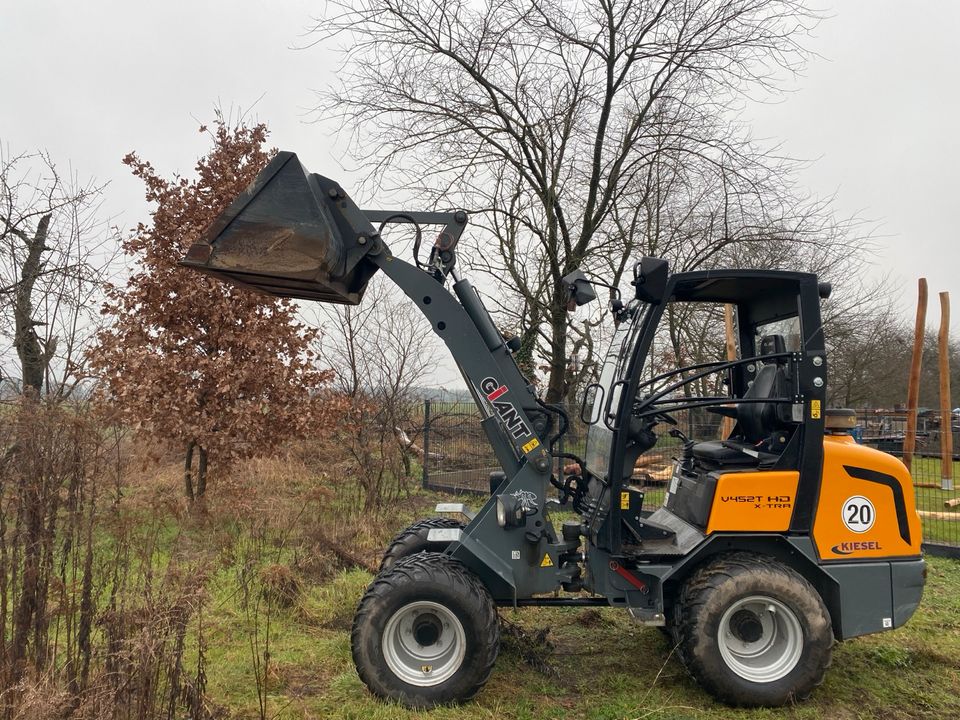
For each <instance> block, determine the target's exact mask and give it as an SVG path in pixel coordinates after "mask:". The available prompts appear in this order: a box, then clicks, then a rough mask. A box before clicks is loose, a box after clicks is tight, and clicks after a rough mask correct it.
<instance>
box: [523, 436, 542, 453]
mask: <svg viewBox="0 0 960 720" xmlns="http://www.w3.org/2000/svg"><path fill="white" fill-rule="evenodd" d="M538 447H540V441H539V440H537V439H536V438H533V440H531V441H530V442H528V443H527V444H526V445H524V446H523V452H524V453H528V452H530V451H531V450H533V449H535V448H538Z"/></svg>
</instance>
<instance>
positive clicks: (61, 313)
mask: <svg viewBox="0 0 960 720" xmlns="http://www.w3.org/2000/svg"><path fill="white" fill-rule="evenodd" d="M102 191H103V186H102V185H97V184H96V183H95V182H93V181H88V182H86V183H81V182H80V181H79V180H78V179H77V176H76V175H75V174H73V173H70V174H68V175H63V174H61V173H60V172H59V171H58V169H57V167H56V165H55V164H54V162H53V160H52V159H51V158H50V156H49V155H48V154H46V153H35V154H20V155H10V154H9V152H4V153H3V154H2V156H0V338H3V347H0V369H3V370H4V374H6V375H8V376H13V373H14V372H15V371H14V370H13V366H14V365H16V366H17V369H18V371H19V382H20V387H21V389H23V390H26V389H27V388H33V390H34V391H35V392H37V393H43V392H44V389H46V393H47V394H49V395H53V396H57V397H62V396H66V395H68V394H70V393H71V392H72V391H73V390H74V388H75V386H76V384H77V383H78V382H79V381H81V380H83V379H84V377H85V372H84V369H83V361H82V358H83V352H84V349H85V347H86V346H87V343H88V341H89V340H90V338H91V337H92V335H93V333H94V331H95V330H96V328H97V324H98V321H97V318H98V313H97V311H98V306H99V302H98V301H97V300H98V298H99V297H100V293H101V291H102V289H103V283H104V281H105V280H106V276H107V273H108V271H109V270H110V268H111V262H112V259H113V257H114V256H115V253H116V249H115V248H116V244H115V243H114V242H113V240H112V239H111V238H110V237H109V236H108V234H107V233H106V232H105V228H104V226H103V223H102V222H101V221H100V220H98V219H97V213H98V211H99V208H100V202H101V199H102ZM14 353H15V355H16V360H15V361H14V360H13V358H12V357H11V356H12V355H13V354H14ZM0 379H2V378H0Z"/></svg>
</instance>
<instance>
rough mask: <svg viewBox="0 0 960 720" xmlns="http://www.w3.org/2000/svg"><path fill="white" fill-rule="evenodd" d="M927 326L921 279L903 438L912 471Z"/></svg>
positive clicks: (922, 280) (924, 288)
mask: <svg viewBox="0 0 960 720" xmlns="http://www.w3.org/2000/svg"><path fill="white" fill-rule="evenodd" d="M926 326H927V279H926V278H920V282H919V283H918V293H917V322H916V324H915V325H914V328H913V357H912V358H911V360H910V378H909V381H908V382H907V433H906V435H905V436H904V438H903V464H904V465H906V466H907V470H910V469H911V467H912V465H913V451H914V450H915V449H916V447H917V406H918V405H919V400H920V366H921V364H922V362H923V339H924V333H925V331H926Z"/></svg>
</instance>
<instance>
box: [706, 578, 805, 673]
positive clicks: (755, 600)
mask: <svg viewBox="0 0 960 720" xmlns="http://www.w3.org/2000/svg"><path fill="white" fill-rule="evenodd" d="M717 641H718V645H719V648H720V655H721V657H722V658H723V661H724V662H725V663H726V664H727V667H729V668H730V669H731V670H732V671H733V672H735V673H736V674H737V675H739V676H740V677H742V678H743V679H745V680H749V681H751V682H756V683H768V682H774V681H776V680H779V679H780V678H782V677H785V676H786V675H788V674H789V673H790V672H791V671H792V670H793V669H794V668H795V667H796V666H797V663H798V662H799V661H800V656H801V654H802V653H803V629H802V628H801V626H800V621H799V620H798V619H797V616H796V614H795V613H794V612H793V610H791V609H790V608H789V607H788V606H787V605H786V604H784V603H783V602H781V601H780V600H778V599H776V598H773V597H769V596H765V595H752V596H750V597H746V598H742V599H740V600H738V601H736V602H735V603H733V604H732V605H731V606H730V607H729V608H727V610H726V612H724V614H723V617H721V619H720V625H719V628H718V630H717Z"/></svg>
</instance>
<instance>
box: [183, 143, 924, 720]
mask: <svg viewBox="0 0 960 720" xmlns="http://www.w3.org/2000/svg"><path fill="white" fill-rule="evenodd" d="M395 223H405V224H408V225H410V226H411V227H412V229H413V230H414V231H415V234H416V240H415V242H414V252H413V255H414V257H413V262H412V263H411V262H406V261H404V260H402V259H401V258H399V257H397V256H395V255H394V254H393V253H392V252H391V250H390V248H389V247H388V246H387V244H386V242H385V241H384V238H383V230H384V228H385V227H386V226H387V225H388V224H395ZM466 223H467V214H466V213H465V212H463V211H455V212H448V213H444V212H408V211H384V210H376V211H371V210H366V211H365V210H361V209H360V208H358V207H357V205H356V204H354V202H353V201H352V200H351V199H350V197H349V196H348V195H347V193H346V192H345V191H344V190H343V188H342V187H340V185H338V184H337V183H336V182H334V181H333V180H330V179H328V178H325V177H323V176H321V175H316V174H311V173H309V172H307V171H306V170H305V169H304V167H303V166H302V165H301V163H300V161H299V160H298V159H297V156H296V155H294V154H292V153H288V152H281V153H279V154H278V155H277V156H276V157H275V158H274V159H273V160H272V161H271V162H270V163H269V165H268V166H267V167H266V168H265V169H264V170H263V171H262V172H261V173H260V174H259V176H258V177H257V178H256V179H255V181H254V182H253V183H252V184H251V186H250V187H249V188H248V189H247V190H246V191H245V192H244V193H242V194H241V195H240V196H239V197H238V198H236V199H234V200H233V202H232V203H231V204H230V205H229V207H227V209H226V210H225V211H224V212H223V213H222V214H221V215H220V216H219V217H218V218H217V220H216V221H215V222H214V223H213V224H212V225H211V226H210V227H209V228H208V229H207V231H206V232H205V234H204V235H203V236H202V237H201V238H199V239H198V241H197V242H196V243H195V244H193V245H192V246H191V247H190V248H189V250H188V252H187V255H186V256H185V258H184V259H183V261H182V264H183V265H184V266H186V267H190V268H193V269H195V270H198V271H201V272H204V273H207V274H210V275H213V276H215V277H218V278H221V279H223V280H225V281H228V282H233V283H237V284H240V285H242V286H246V287H249V288H251V289H253V290H256V291H259V292H264V293H268V294H271V295H275V296H280V297H287V298H297V299H303V300H316V301H319V302H330V303H345V304H356V303H359V302H361V300H362V297H363V292H364V288H365V287H366V285H367V283H368V281H369V280H370V279H371V277H372V276H373V275H374V274H375V273H376V272H378V271H381V272H383V273H384V274H385V275H386V276H387V277H388V278H389V279H390V280H391V281H392V282H394V283H395V284H396V285H397V286H398V288H399V289H400V290H401V291H402V292H403V293H405V294H406V295H407V296H408V297H409V299H410V301H411V302H413V303H414V304H415V305H416V306H417V307H418V308H419V309H420V311H421V312H422V313H423V315H424V317H425V318H426V320H427V321H428V322H429V323H430V325H431V327H432V328H433V331H434V332H435V333H436V334H437V336H438V337H439V338H440V340H442V341H443V343H444V344H445V345H446V346H447V348H448V349H449V351H450V353H451V354H452V355H453V358H454V359H455V361H456V363H457V366H458V367H459V369H460V371H461V372H462V374H463V378H464V381H465V382H466V384H467V387H468V388H469V390H470V392H471V393H472V396H473V399H474V400H475V402H476V405H477V408H478V409H479V411H480V414H481V416H482V421H481V426H482V428H483V430H484V432H485V435H486V437H487V439H488V440H489V442H490V445H491V447H492V449H493V452H494V453H495V455H496V458H497V460H498V462H499V465H500V468H501V470H500V471H498V472H495V473H493V474H492V475H491V476H490V496H489V498H487V500H486V501H485V502H484V503H483V506H482V507H481V508H479V509H478V510H477V511H476V512H473V511H471V510H469V509H467V508H465V507H463V506H461V505H443V506H439V508H438V510H439V512H440V513H441V514H442V513H443V512H444V511H446V512H448V513H449V512H451V511H455V512H457V513H460V518H461V519H460V520H457V519H456V518H452V517H449V516H445V517H438V518H433V519H428V520H425V521H422V522H420V523H417V524H414V525H413V526H411V527H410V528H407V529H406V530H405V531H403V532H402V533H400V535H398V537H397V538H396V539H395V541H394V542H393V543H392V544H391V545H390V547H389V548H388V550H387V552H386V553H385V555H384V559H383V563H382V566H381V569H380V572H379V574H378V575H377V576H376V577H375V578H374V579H373V581H372V582H371V583H370V585H369V587H368V588H367V591H366V593H365V594H364V596H363V598H362V600H361V601H360V604H359V606H358V608H357V611H356V616H355V619H354V622H353V630H352V653H353V659H354V662H355V664H356V669H357V672H358V674H359V676H360V678H361V679H362V681H363V682H364V683H365V684H366V686H367V687H368V688H369V690H370V692H372V693H373V694H374V695H376V696H378V697H380V698H384V699H387V700H394V701H398V702H400V703H401V704H403V705H406V706H409V707H417V708H430V707H434V706H437V705H441V704H449V703H458V702H463V701H465V700H468V699H469V698H472V697H474V696H475V695H476V694H477V693H478V692H480V690H481V688H482V687H483V685H484V683H485V682H486V681H487V678H488V677H489V675H490V673H491V670H492V668H493V665H494V663H495V661H496V658H497V652H498V644H499V624H498V616H497V607H499V606H503V607H514V608H515V607H524V606H552V607H570V608H577V607H595V606H610V607H616V608H622V609H623V610H624V611H625V612H628V613H629V614H630V616H631V617H632V618H633V619H634V620H636V621H637V622H638V623H641V624H644V625H649V626H656V627H660V628H661V629H662V630H663V631H664V632H665V633H667V634H668V636H669V637H670V639H671V643H672V645H673V646H674V647H675V648H676V652H677V654H678V656H679V658H680V659H681V661H682V663H683V664H684V666H685V667H686V669H687V670H688V671H689V673H690V674H691V675H692V677H693V678H694V679H695V680H696V681H697V682H699V683H700V684H701V685H702V686H703V687H704V688H706V689H707V690H708V691H709V692H710V693H712V694H713V695H714V696H715V697H716V698H718V699H719V700H721V701H723V702H725V703H729V704H732V705H740V706H778V705H782V704H784V703H788V702H794V701H798V700H802V699H804V698H805V697H806V696H808V695H809V694H810V693H811V692H812V691H813V690H814V688H815V687H816V686H817V685H818V684H819V683H820V682H821V680H822V679H823V676H824V673H825V671H826V668H827V666H828V665H829V662H830V656H831V649H832V646H833V644H834V643H835V642H836V641H839V640H845V639H848V638H853V637H856V636H859V635H864V634H868V633H875V632H880V631H884V630H891V629H893V628H897V627H899V626H901V625H903V624H904V623H905V622H906V621H907V620H908V619H909V618H910V616H911V615H912V614H913V612H914V611H915V610H916V608H917V606H918V604H919V602H920V598H921V595H922V592H923V586H924V581H925V577H926V572H925V568H924V560H923V558H922V553H921V530H920V521H919V518H918V515H917V513H916V511H915V508H914V493H913V488H912V482H911V478H910V475H909V473H908V472H907V470H906V469H905V467H904V466H903V464H902V463H901V462H900V461H899V460H897V459H895V458H894V457H892V456H890V455H887V454H885V453H882V452H879V451H878V450H875V449H871V448H868V447H864V446H862V445H858V444H857V443H856V442H855V441H854V440H853V438H852V437H851V436H850V435H849V434H848V432H847V431H848V430H849V428H850V427H851V426H852V422H853V420H854V418H853V416H852V413H851V412H850V411H845V410H835V409H830V408H827V407H826V396H827V379H828V364H827V363H828V359H827V353H826V348H825V344H824V335H823V330H822V326H821V314H820V302H821V300H822V299H824V298H826V297H827V296H828V295H829V287H828V286H827V285H825V284H821V283H819V282H818V279H817V277H816V276H815V275H812V274H809V273H803V272H782V271H771V270H747V269H729V270H723V269H712V270H703V271H695V272H678V273H671V272H670V271H669V268H668V264H667V262H665V261H664V260H661V259H657V258H650V257H643V258H638V259H637V260H636V262H635V264H634V266H633V269H632V274H630V273H629V272H628V275H630V277H629V282H624V283H622V285H623V287H624V288H625V289H624V290H623V292H622V293H621V289H620V288H611V287H610V285H609V284H608V283H606V282H604V281H603V280H602V279H600V278H595V277H590V276H588V275H587V274H586V273H584V272H582V271H581V270H579V269H577V268H567V270H569V273H568V274H567V275H566V277H565V278H564V281H563V283H562V288H561V289H562V292H564V293H565V299H566V300H567V301H568V308H569V309H570V310H575V309H576V308H577V307H578V306H581V305H584V304H586V303H588V302H591V301H593V300H595V299H596V298H597V292H598V291H597V288H603V287H606V288H607V289H608V290H609V293H610V295H611V302H610V308H609V315H610V318H609V322H610V324H611V325H610V326H611V328H612V340H611V343H610V347H609V351H608V352H607V354H606V356H605V359H604V362H603V366H602V369H601V371H600V373H599V377H598V378H597V380H596V382H594V383H593V384H591V385H590V386H589V387H588V388H587V390H586V392H585V394H584V402H583V405H582V407H581V408H580V412H579V415H580V418H579V419H577V420H578V421H579V422H582V423H584V424H585V425H586V426H587V429H586V439H585V443H584V444H583V447H582V448H578V449H579V450H580V452H579V453H572V452H564V453H561V452H560V451H559V450H558V447H559V442H558V441H559V439H560V438H561V437H562V436H563V434H564V433H565V432H567V430H568V428H569V427H570V423H571V418H570V417H569V416H568V414H567V413H566V412H565V411H564V410H563V409H562V408H560V407H558V406H554V405H551V404H548V403H546V402H543V401H542V400H541V399H540V398H538V396H537V393H536V388H535V385H534V383H533V382H532V381H531V379H530V378H525V377H524V376H523V374H522V373H521V372H520V370H519V369H518V366H517V363H516V362H515V360H514V357H513V353H515V352H516V351H517V349H518V346H519V343H518V341H517V339H516V338H505V337H503V335H502V334H501V332H500V331H499V330H498V329H497V327H496V325H495V324H494V322H493V321H492V319H491V316H490V315H489V313H488V312H487V310H486V308H485V307H484V304H483V302H482V300H481V297H480V295H479V293H478V291H477V290H476V289H475V288H474V286H473V285H471V283H470V281H469V280H467V279H466V278H464V277H462V276H461V275H460V273H459V271H458V268H457V264H456V246H457V243H458V240H459V239H460V237H461V234H462V232H463V230H464V228H465V227H466ZM432 225H437V226H439V228H440V229H439V233H438V235H437V237H436V240H435V242H434V243H433V245H432V246H431V247H430V248H429V252H428V253H427V252H426V251H424V252H421V245H422V243H421V240H422V233H423V229H424V228H425V227H426V226H432ZM422 255H426V257H421V256H422ZM704 303H707V304H709V303H714V304H723V305H730V306H732V307H733V309H734V317H735V328H736V330H735V334H736V345H737V346H738V348H739V353H738V355H737V357H736V358H735V359H728V358H726V357H724V358H721V359H718V360H716V361H712V362H701V363H691V364H688V365H686V366H685V367H668V368H665V362H664V360H663V358H664V357H670V356H669V354H667V355H664V354H663V353H662V352H661V353H660V354H659V355H658V354H657V353H656V350H655V347H654V345H655V343H656V342H657V338H658V337H661V335H662V326H663V324H664V323H665V318H667V317H682V313H680V314H678V312H677V311H681V310H683V309H684V308H691V307H695V306H697V307H699V306H700V305H702V304H704ZM658 333H659V334H658ZM673 361H674V364H675V365H679V364H680V363H679V362H677V358H676V357H673ZM707 378H714V379H715V380H716V379H718V378H719V380H717V381H716V382H713V383H712V384H711V383H705V382H703V381H704V379H707ZM703 388H714V391H713V392H709V391H708V392H705V391H704V390H703ZM718 389H719V390H718ZM691 412H701V413H703V414H705V415H709V416H711V417H715V418H716V420H717V421H718V422H717V426H718V427H724V426H725V427H726V428H727V430H726V432H724V433H722V434H717V433H714V434H713V435H712V436H711V437H699V438H698V437H688V434H686V433H684V432H683V428H682V427H681V425H680V424H678V417H679V416H681V415H683V414H684V413H686V414H689V413H691ZM721 421H724V422H722V423H721ZM685 426H686V425H685ZM665 429H666V431H664V430H665ZM658 444H660V445H661V446H663V447H664V448H666V450H667V451H668V452H671V453H673V455H674V457H675V459H674V460H673V466H672V473H671V475H670V479H669V482H668V485H667V487H666V491H665V493H664V494H663V498H662V499H658V502H647V501H645V495H648V494H651V493H649V492H648V491H645V489H644V488H643V487H642V486H639V485H638V484H637V482H636V481H635V479H634V466H635V464H636V463H637V461H638V459H639V458H641V456H643V455H644V454H645V453H649V452H651V451H652V450H653V449H654V448H655V447H656V446H657V445H658ZM563 465H565V466H566V470H565V471H564V472H561V471H559V470H558V467H562V466H563ZM561 511H562V512H563V513H564V516H565V517H567V518H568V519H566V520H564V521H563V522H562V523H559V527H558V526H557V524H555V523H554V522H553V521H552V520H551V516H552V515H553V516H554V517H556V516H558V515H559V513H560V512H561ZM570 518H572V519H570ZM610 652H614V653H616V652H619V653H622V654H623V656H624V660H625V662H627V661H629V662H635V661H636V659H635V658H632V659H631V658H630V652H631V651H630V649H629V648H628V647H621V648H611V649H610Z"/></svg>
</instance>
